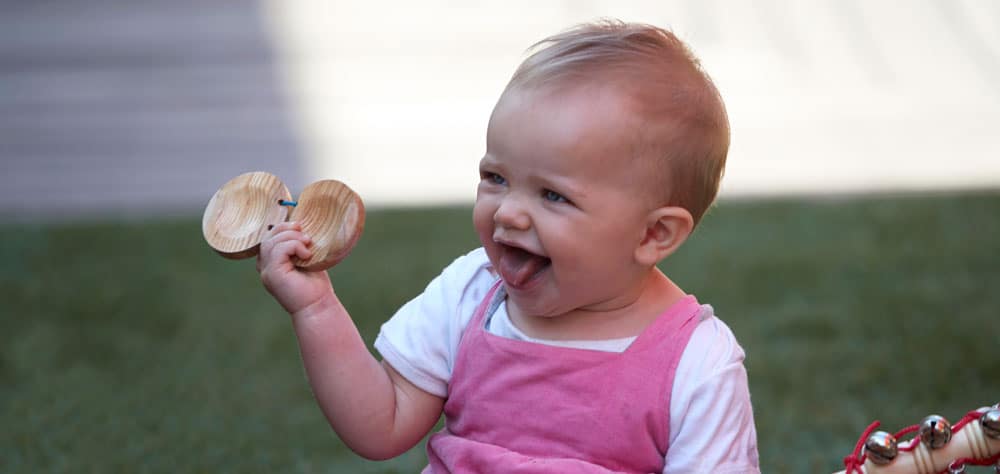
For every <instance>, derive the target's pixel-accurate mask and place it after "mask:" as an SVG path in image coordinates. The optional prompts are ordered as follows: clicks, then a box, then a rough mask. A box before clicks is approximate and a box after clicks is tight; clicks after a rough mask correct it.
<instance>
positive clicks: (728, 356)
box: [375, 248, 760, 473]
mask: <svg viewBox="0 0 1000 474" xmlns="http://www.w3.org/2000/svg"><path fill="white" fill-rule="evenodd" d="M496 279H497V277H496V276H495V274H494V272H493V269H492V266H491V265H490V262H489V259H488V258H487V257H486V252H485V251H484V250H483V249H482V248H479V249H476V250H473V251H472V252H469V253H468V254H466V255H464V256H462V257H459V258H458V259H456V260H455V261H454V262H452V263H451V265H449V266H448V267H447V268H445V269H444V271H443V272H441V275H439V276H438V277H436V278H435V279H434V280H432V281H431V282H430V284H428V285H427V288H426V289H425V290H424V292H423V293H421V294H420V295H419V296H417V297H416V298H414V299H413V300H411V301H410V302H408V303H406V304H405V305H403V307H402V308H400V309H399V311H397V312H396V314H395V315H394V316H393V317H392V318H391V319H390V320H389V321H387V322H386V323H385V324H383V325H382V330H381V331H380V332H379V335H378V337H377V338H376V340H375V348H376V349H378V351H379V352H380V353H381V354H382V357H383V358H384V359H385V360H386V362H388V363H389V364H391V365H392V367H393V368H394V369H396V370H397V371H398V372H399V373H400V374H401V375H402V376H403V377H406V379H407V380H409V381H410V382H411V383H413V384H414V385H416V386H417V387H420V388H421V389H423V390H425V391H427V392H428V393H431V394H434V395H437V396H439V397H445V396H447V394H448V381H449V380H450V379H451V371H452V368H453V367H454V365H455V359H456V357H457V356H458V343H459V340H460V339H461V336H462V332H463V331H464V330H465V326H466V325H467V324H468V323H469V320H470V319H471V318H472V315H473V313H474V312H475V310H476V307H477V306H478V305H479V303H481V302H482V300H483V298H485V297H486V294H487V293H488V292H489V290H490V288H491V287H492V286H493V284H494V283H495V282H496ZM487 329H488V331H489V332H491V333H493V334H496V335H499V336H503V337H508V338H512V339H520V340H526V341H532V342H536V343H539V344H549V345H557V346H565V347H575V348H582V349H591V350H603V351H609V352H622V351H624V350H625V349H626V348H627V347H628V345H629V344H631V343H632V341H633V340H634V339H635V338H634V337H630V338H623V339H609V340H599V341H546V340H539V339H534V338H530V337H528V336H526V335H525V334H524V333H522V332H521V331H520V330H518V329H517V327H515V326H514V325H513V324H511V322H510V319H509V317H508V316H507V310H506V306H505V305H500V307H499V308H497V310H496V312H494V313H493V315H492V318H491V320H490V323H489V326H488V328H487ZM743 359H744V353H743V348H742V347H740V345H739V343H737V342H736V338H735V337H734V336H733V333H732V331H730V329H729V327H728V326H726V324H725V323H723V322H722V321H721V320H719V319H718V318H716V317H715V315H714V313H713V310H712V307H711V306H709V305H702V313H701V321H700V322H699V323H698V326H697V327H696V328H695V330H694V333H693V334H692V335H691V339H690V340H689V342H688V345H687V347H685V348H684V352H683V354H682V355H681V359H680V362H679V363H678V366H677V372H676V374H675V376H674V385H673V392H672V394H671V398H670V447H671V448H670V449H669V450H668V452H667V455H666V457H665V459H664V460H665V464H664V469H663V472H665V473H666V472H670V473H685V472H692V473H701V472H713V473H756V472H760V469H759V467H758V464H759V463H758V458H757V433H756V430H755V428H754V423H753V410H752V408H751V406H750V392H749V389H748V386H747V374H746V369H745V368H744V367H743Z"/></svg>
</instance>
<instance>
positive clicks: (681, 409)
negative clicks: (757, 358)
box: [663, 305, 760, 473]
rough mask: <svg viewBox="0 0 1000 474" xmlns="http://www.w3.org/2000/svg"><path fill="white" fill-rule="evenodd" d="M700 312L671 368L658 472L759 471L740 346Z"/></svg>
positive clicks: (721, 325) (708, 309)
mask: <svg viewBox="0 0 1000 474" xmlns="http://www.w3.org/2000/svg"><path fill="white" fill-rule="evenodd" d="M703 308H705V311H706V312H707V314H703V320H702V321H701V323H699V324H698V327H697V328H695V331H694V333H693V334H692V335H691V339H690V341H689V342H688V345H687V347H685V349H684V353H683V354H682V355H681V360H680V362H679V363H678V366H677V372H676V376H675V379H674V388H673V392H672V394H671V401H670V448H669V450H668V452H667V456H666V458H665V461H666V462H665V464H664V469H663V472H671V473H676V472H714V473H759V472H760V462H759V458H758V453H757V431H756V428H755V427H754V420H753V408H752V407H751V405H750V390H749V386H748V384H747V372H746V368H745V367H744V366H743V359H744V357H745V356H744V352H743V348H742V347H740V345H739V343H738V342H737V341H736V337H735V336H734V335H733V332H732V331H731V330H730V329H729V327H728V326H726V324H725V323H724V322H722V321H721V320H720V319H718V318H716V317H715V316H714V315H712V313H711V311H712V310H711V307H710V306H707V305H705V306H703Z"/></svg>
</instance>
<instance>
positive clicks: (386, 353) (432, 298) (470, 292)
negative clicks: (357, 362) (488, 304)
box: [375, 248, 496, 397]
mask: <svg viewBox="0 0 1000 474" xmlns="http://www.w3.org/2000/svg"><path fill="white" fill-rule="evenodd" d="M495 281H496V277H494V276H493V274H492V273H491V267H490V264H489V259H488V258H487V257H486V252H485V251H484V250H483V249H482V248H479V249H476V250H473V251H472V252H469V253H468V254H466V255H463V256H461V257H459V258H457V259H456V260H455V261H454V262H452V263H451V264H450V265H448V266H447V267H445V269H444V270H443V271H442V272H441V274H440V275H438V276H437V277H435V278H434V279H433V280H431V282H430V283H429V284H428V285H427V287H426V288H425V289H424V291H423V292H422V293H421V294H419V295H418V296H417V297H415V298H413V299H412V300H410V301H409V302H407V303H406V304H405V305H403V306H402V307H401V308H399V310H398V311H396V314H394V315H393V316H392V318H390V319H389V320H388V321H387V322H386V323H385V324H383V325H382V329H381V330H380V331H379V334H378V337H377V338H376V339H375V349H376V350H378V351H379V353H380V354H381V355H382V358H383V359H384V360H385V361H386V362H388V363H389V364H390V365H392V367H393V368H394V369H396V371H397V372H399V374H400V375H402V376H403V377H405V378H406V379H407V380H409V381H410V382H411V383H412V384H414V385H416V386H417V387H419V388H420V389H422V390H424V391H426V392H428V393H430V394H433V395H436V396H439V397H445V396H447V394H448V382H449V380H450V379H451V371H452V368H453V367H454V362H455V356H456V353H457V351H458V343H459V340H460V339H461V337H462V332H463V331H464V330H465V326H466V325H467V324H468V323H469V320H470V319H471V317H472V313H473V312H474V311H475V309H476V307H477V306H478V305H479V303H480V302H481V301H482V299H483V298H485V297H486V294H487V292H488V291H489V289H490V287H491V286H492V284H493V283H494V282H495Z"/></svg>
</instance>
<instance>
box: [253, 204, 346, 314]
mask: <svg viewBox="0 0 1000 474" xmlns="http://www.w3.org/2000/svg"><path fill="white" fill-rule="evenodd" d="M311 246H312V239H310V238H309V236H308V235H305V234H303V233H302V226H301V225H300V224H299V223H298V222H283V223H281V224H278V225H276V226H274V228H272V229H270V230H269V231H267V232H266V233H265V234H264V238H263V239H262V240H261V242H260V254H259V255H257V271H258V272H260V279H261V281H262V282H263V283H264V288H267V291H268V292H269V293H271V295H272V296H274V299H276V300H278V303H279V304H281V306H282V307H283V308H285V311H288V313H289V314H293V315H294V314H296V313H298V312H299V311H302V310H303V309H306V308H308V307H310V306H312V305H314V304H316V303H319V302H320V301H322V300H323V298H325V297H327V296H328V295H332V293H333V288H332V287H331V286H330V277H329V275H327V273H326V271H325V270H321V271H317V272H307V271H304V270H302V269H299V268H297V267H295V265H294V264H292V257H298V258H300V259H303V260H305V259H307V258H309V257H311V256H312V253H313V252H312V250H311V249H310V247H311Z"/></svg>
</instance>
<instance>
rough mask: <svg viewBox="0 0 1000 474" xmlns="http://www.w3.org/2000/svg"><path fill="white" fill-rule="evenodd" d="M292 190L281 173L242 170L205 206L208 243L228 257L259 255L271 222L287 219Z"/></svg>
mask: <svg viewBox="0 0 1000 474" xmlns="http://www.w3.org/2000/svg"><path fill="white" fill-rule="evenodd" d="M291 199H292V195H291V193H289V192H288V188H286V187H285V185H284V183H282V182H281V180H280V179H278V177H277V176H275V175H273V174H271V173H265V172H263V171H255V172H252V173H244V174H241V175H239V176H237V177H235V178H233V179H231V180H229V182H227V183H226V184H224V185H222V187H221V188H219V190H218V191H216V192H215V195H214V196H212V199H211V200H209V201H208V206H206V207H205V215H204V216H203V217H202V219H201V231H202V233H203V234H204V235H205V241H206V242H208V245H209V246H211V247H212V248H213V249H215V251H216V252H219V255H222V256H223V257H226V258H232V259H241V258H249V257H253V256H255V255H257V253H258V252H259V251H260V241H261V238H262V237H263V235H264V232H266V231H267V228H268V226H270V225H275V224H279V223H281V222H285V221H286V220H287V219H288V210H289V209H288V207H287V206H282V205H281V204H279V201H290V200H291Z"/></svg>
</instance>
